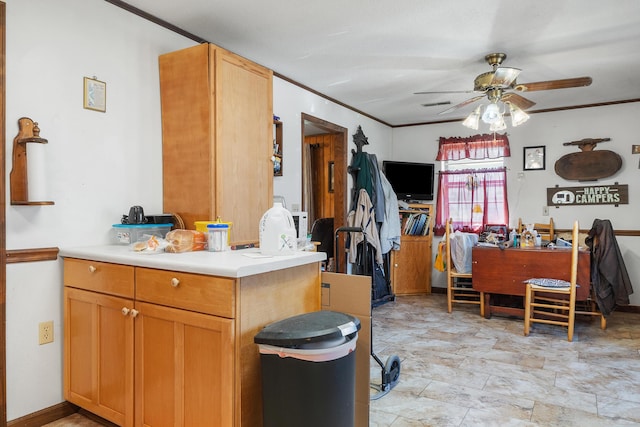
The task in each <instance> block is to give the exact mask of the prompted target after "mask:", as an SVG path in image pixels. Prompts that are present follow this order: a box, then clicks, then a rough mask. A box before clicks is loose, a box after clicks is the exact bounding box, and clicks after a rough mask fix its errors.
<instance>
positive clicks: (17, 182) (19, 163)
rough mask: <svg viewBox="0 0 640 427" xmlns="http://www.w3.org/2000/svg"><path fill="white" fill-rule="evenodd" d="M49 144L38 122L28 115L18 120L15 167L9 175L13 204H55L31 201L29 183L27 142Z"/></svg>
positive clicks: (14, 152)
mask: <svg viewBox="0 0 640 427" xmlns="http://www.w3.org/2000/svg"><path fill="white" fill-rule="evenodd" d="M30 142H31V143H39V144H47V143H48V141H47V140H46V139H44V138H41V137H40V128H39V127H38V123H37V122H34V121H33V120H31V119H30V118H28V117H22V118H20V119H19V120H18V135H16V137H15V138H14V139H13V169H11V174H10V175H9V180H10V187H11V188H10V190H11V204H12V205H53V204H54V203H53V202H49V201H42V202H33V201H29V185H28V184H29V183H28V178H27V144H28V143H30Z"/></svg>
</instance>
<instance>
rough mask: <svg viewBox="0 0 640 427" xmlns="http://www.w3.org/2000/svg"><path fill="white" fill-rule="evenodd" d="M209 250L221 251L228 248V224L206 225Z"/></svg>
mask: <svg viewBox="0 0 640 427" xmlns="http://www.w3.org/2000/svg"><path fill="white" fill-rule="evenodd" d="M207 230H208V233H209V234H208V239H207V243H208V246H209V252H222V251H226V250H227V249H228V248H229V226H228V225H227V224H224V223H212V224H208V225H207Z"/></svg>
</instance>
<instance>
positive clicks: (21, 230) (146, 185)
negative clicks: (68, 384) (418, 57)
mask: <svg viewBox="0 0 640 427" xmlns="http://www.w3.org/2000/svg"><path fill="white" fill-rule="evenodd" d="M6 3H7V75H6V82H7V108H6V110H7V111H6V120H7V129H6V135H5V137H6V141H7V145H6V155H7V164H6V177H7V197H8V195H9V186H8V183H9V181H8V176H9V172H10V170H11V157H12V141H13V138H14V137H15V136H16V134H17V132H18V128H17V120H18V119H19V118H20V117H23V116H27V117H30V118H32V119H33V120H35V121H37V122H38V123H39V124H40V128H41V136H42V137H44V138H47V139H48V140H49V144H48V145H47V146H45V147H43V149H42V150H41V154H42V157H43V158H44V159H41V161H40V162H38V164H39V165H40V168H41V169H42V170H41V176H42V177H44V179H43V178H40V179H41V180H40V181H39V184H40V186H41V187H42V191H43V193H45V195H44V198H46V199H50V200H53V201H54V202H55V205H54V206H42V207H32V206H10V205H8V206H7V208H6V215H7V224H6V225H7V249H20V248H40V247H65V246H66V247H68V246H77V245H90V244H103V243H107V242H109V232H110V228H111V224H113V223H116V222H118V221H119V219H120V217H121V215H122V214H124V213H127V212H128V208H129V206H131V205H133V204H139V205H142V206H143V207H144V208H145V211H146V213H160V212H161V209H162V181H161V176H162V162H161V155H162V152H161V125H160V124H161V122H160V100H159V90H158V88H159V83H158V67H157V58H158V55H160V54H162V53H165V52H170V51H173V50H177V49H181V48H184V47H188V46H191V45H193V44H194V42H192V41H191V40H188V39H185V38H184V37H182V36H178V35H176V34H174V33H172V32H170V31H168V30H165V29H163V28H160V27H158V26H156V25H154V24H151V23H149V22H147V21H145V20H143V19H141V18H138V17H136V16H134V15H131V14H130V13H128V12H125V11H123V10H121V9H119V8H117V7H114V6H113V5H110V4H108V3H107V2H104V1H102V0H57V1H55V2H52V1H50V0H6ZM212 42H214V43H215V40H212ZM85 76H89V77H92V76H96V77H97V78H98V79H99V80H102V81H105V82H106V84H107V112H106V113H98V112H94V111H90V110H85V109H83V108H82V80H83V77H85ZM318 89H319V90H320V91H321V89H322V88H318ZM639 108H640V107H639V106H638V104H630V105H626V106H619V107H607V108H604V109H601V111H602V112H604V113H605V114H603V115H604V117H605V118H603V119H601V118H600V114H599V111H597V110H579V111H575V112H564V113H555V114H553V115H551V114H548V115H544V114H537V115H534V116H532V119H531V121H530V122H529V123H527V124H526V125H525V126H523V127H522V128H519V129H513V130H511V129H510V130H509V133H510V138H511V144H512V147H513V157H512V158H511V160H510V162H509V167H510V172H509V174H510V177H511V178H512V179H511V181H510V184H512V183H513V184H512V186H511V187H510V189H514V188H515V189H517V191H510V195H511V197H510V203H511V204H512V212H511V218H512V222H513V221H514V218H515V219H516V220H517V217H518V216H519V215H522V216H525V217H527V218H532V217H536V218H533V219H537V217H539V215H540V213H541V206H542V205H543V204H544V197H545V196H544V194H545V193H544V190H543V188H546V186H551V185H554V184H556V183H558V184H561V185H562V184H563V182H562V180H560V179H559V178H556V177H555V176H554V175H553V173H552V166H551V164H550V163H549V162H550V161H553V159H556V158H558V157H559V156H560V155H561V154H564V153H566V152H571V151H572V150H574V149H575V148H566V147H562V145H561V143H562V142H565V141H570V140H575V139H581V138H585V137H611V138H612V141H611V142H610V143H605V144H603V145H602V148H603V149H606V148H608V149H612V150H614V151H616V152H619V153H620V154H623V155H624V156H625V168H624V169H623V171H621V172H620V174H619V175H618V176H616V177H614V178H613V179H611V180H603V182H613V180H614V179H615V180H619V181H620V183H629V184H630V192H631V194H630V196H629V198H630V200H631V204H630V205H629V206H621V207H619V208H610V207H590V208H582V209H581V210H578V208H570V207H567V208H561V209H558V210H555V209H553V210H552V215H553V217H554V219H555V220H556V222H557V223H558V225H559V226H560V227H568V225H567V224H568V223H569V221H570V220H571V219H572V218H573V216H576V217H578V219H580V221H581V223H582V224H583V227H585V224H590V222H591V221H592V219H593V218H594V217H596V216H598V217H602V218H605V217H608V218H610V219H611V220H612V221H613V224H614V227H616V228H621V229H622V228H629V229H634V228H637V226H634V217H633V215H631V212H632V209H636V210H637V206H638V202H636V200H637V199H638V191H640V189H638V188H637V187H635V182H636V181H637V174H638V170H637V169H636V166H635V165H636V164H637V162H638V161H639V159H637V158H636V157H635V156H633V157H632V156H628V155H627V154H628V153H630V151H631V149H630V146H631V144H632V143H637V141H635V140H634V139H633V135H632V133H631V132H632V131H631V129H632V124H633V123H634V119H635V117H638V113H639V111H638V110H639ZM302 112H304V113H307V114H310V115H312V116H315V117H318V118H320V119H323V120H326V121H329V122H332V123H335V124H337V125H340V126H343V127H346V128H348V130H349V131H348V133H349V135H350V140H349V151H351V149H352V148H355V145H353V141H352V139H351V135H353V134H354V133H355V131H356V129H357V127H358V125H361V126H362V129H363V131H364V133H365V135H366V136H367V137H368V139H369V145H368V146H366V147H365V150H366V151H368V152H371V153H375V154H376V155H377V156H378V160H380V161H382V160H384V159H395V160H428V161H432V160H433V159H434V158H435V152H436V151H435V150H437V139H438V137H439V136H455V135H460V136H462V135H464V131H465V130H466V129H465V128H463V127H462V126H460V125H458V124H448V125H434V126H420V127H409V128H397V129H394V130H392V129H390V128H389V127H387V126H385V125H382V124H380V123H378V122H376V121H374V120H371V119H369V118H367V117H365V116H362V115H360V114H358V113H356V112H354V111H352V110H348V109H346V108H344V107H341V106H339V105H337V104H335V103H333V102H331V101H328V100H326V99H324V98H321V97H319V96H317V95H315V94H312V93H310V92H307V91H305V90H303V89H301V88H299V87H297V86H295V85H292V84H290V83H288V82H286V81H284V80H281V79H278V78H275V79H274V114H276V115H278V116H280V118H281V120H282V121H283V123H284V125H283V126H284V129H283V130H284V133H283V137H284V144H283V148H284V169H283V171H284V172H283V173H284V174H283V176H282V177H276V178H275V179H274V194H279V195H283V196H285V197H286V200H287V203H288V205H289V206H291V205H292V204H295V203H297V204H300V203H301V141H300V138H301V119H300V114H301V113H302ZM597 113H598V114H597ZM391 141H393V142H392V143H391ZM529 145H546V146H547V158H548V159H549V160H548V163H547V171H546V172H526V173H525V179H524V181H522V182H518V181H517V180H516V174H517V172H518V171H521V170H522V153H521V152H522V147H523V146H529ZM639 157H640V156H639ZM34 160H35V159H34ZM36 176H37V175H36ZM634 178H635V180H634ZM36 179H37V178H36ZM347 183H348V185H349V186H350V184H351V179H350V178H349V179H348V180H347ZM520 187H521V188H520ZM513 207H517V209H514V208H513ZM636 240H639V239H637V238H621V239H620V243H621V245H622V247H623V252H624V255H625V257H626V259H627V267H628V268H629V269H630V272H631V273H632V278H633V279H635V280H636V282H638V283H640V281H638V280H637V278H638V276H639V274H638V269H637V268H636V269H632V267H631V266H632V265H640V264H639V263H637V262H636V261H637V258H638V254H639V253H640V249H639V248H638V243H635V241H636ZM639 268H640V267H639ZM435 279H437V277H434V280H435ZM436 281H437V280H436ZM440 283H441V285H442V284H443V283H444V282H443V281H440ZM636 287H639V288H638V289H640V284H638V285H636ZM6 297H7V415H8V419H9V420H13V419H16V418H19V417H22V416H24V415H27V414H30V413H33V412H35V411H38V410H41V409H44V408H47V407H49V406H51V405H54V404H57V403H59V402H61V401H63V397H62V347H61V344H62V262H61V260H57V261H52V262H37V263H23V264H10V265H8V266H7V295H6ZM634 297H635V299H634V303H635V304H636V305H640V290H638V291H637V294H636V295H635V296H634ZM45 320H53V321H54V324H55V326H54V334H55V342H54V343H53V344H48V345H44V346H39V345H38V344H37V339H38V338H37V337H38V323H39V322H42V321H45Z"/></svg>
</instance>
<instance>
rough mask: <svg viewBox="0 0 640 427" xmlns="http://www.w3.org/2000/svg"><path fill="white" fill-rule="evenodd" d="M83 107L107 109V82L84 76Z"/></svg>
mask: <svg viewBox="0 0 640 427" xmlns="http://www.w3.org/2000/svg"><path fill="white" fill-rule="evenodd" d="M83 107H84V108H86V109H87V110H94V111H100V112H102V113H104V112H106V111H107V84H106V83H105V82H101V81H100V80H96V79H95V78H93V79H92V78H89V77H85V78H84V105H83Z"/></svg>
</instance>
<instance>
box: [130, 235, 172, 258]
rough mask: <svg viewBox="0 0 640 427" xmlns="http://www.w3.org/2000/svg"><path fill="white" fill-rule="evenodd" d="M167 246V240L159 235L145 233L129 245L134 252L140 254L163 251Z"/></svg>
mask: <svg viewBox="0 0 640 427" xmlns="http://www.w3.org/2000/svg"><path fill="white" fill-rule="evenodd" d="M166 246H167V241H166V240H164V239H163V238H161V237H158V236H154V235H149V234H145V235H143V237H142V239H140V240H139V241H137V242H134V243H132V244H131V245H130V248H131V250H132V251H134V252H138V253H142V254H157V253H161V252H164V248H165V247H166Z"/></svg>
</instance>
